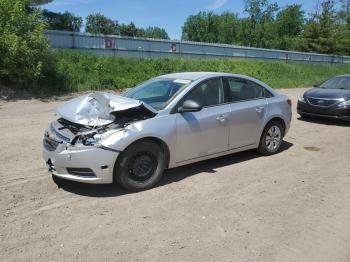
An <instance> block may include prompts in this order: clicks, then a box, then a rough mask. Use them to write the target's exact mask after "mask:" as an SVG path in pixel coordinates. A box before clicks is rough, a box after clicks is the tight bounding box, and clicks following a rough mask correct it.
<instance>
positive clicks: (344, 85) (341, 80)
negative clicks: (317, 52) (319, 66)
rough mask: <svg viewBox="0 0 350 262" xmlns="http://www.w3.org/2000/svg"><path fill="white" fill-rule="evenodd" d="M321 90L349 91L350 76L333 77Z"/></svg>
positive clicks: (322, 85)
mask: <svg viewBox="0 0 350 262" xmlns="http://www.w3.org/2000/svg"><path fill="white" fill-rule="evenodd" d="M320 88H325V89H348V90H350V76H337V77H333V78H331V79H329V80H327V81H326V82H324V83H323V84H321V85H320Z"/></svg>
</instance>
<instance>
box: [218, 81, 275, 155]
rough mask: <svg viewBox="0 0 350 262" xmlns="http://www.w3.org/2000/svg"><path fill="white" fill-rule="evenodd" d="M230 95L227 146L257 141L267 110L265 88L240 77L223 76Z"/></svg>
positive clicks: (239, 145)
mask: <svg viewBox="0 0 350 262" xmlns="http://www.w3.org/2000/svg"><path fill="white" fill-rule="evenodd" d="M224 82H225V85H227V86H228V89H229V97H230V102H231V103H230V108H231V114H230V127H229V133H230V135H229V147H230V148H239V147H244V146H248V145H252V144H254V143H256V142H257V139H259V135H260V132H261V129H262V125H263V124H264V121H265V117H266V114H267V110H268V105H267V100H266V92H267V91H266V90H265V88H264V87H262V86H260V85H258V84H257V83H255V82H253V81H250V80H246V79H241V78H225V79H224Z"/></svg>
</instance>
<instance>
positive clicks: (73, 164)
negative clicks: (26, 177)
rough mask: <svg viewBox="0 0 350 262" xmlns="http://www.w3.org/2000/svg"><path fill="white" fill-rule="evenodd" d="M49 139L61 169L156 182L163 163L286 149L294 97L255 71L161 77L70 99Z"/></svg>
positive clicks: (134, 183)
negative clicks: (251, 74) (121, 89)
mask: <svg viewBox="0 0 350 262" xmlns="http://www.w3.org/2000/svg"><path fill="white" fill-rule="evenodd" d="M57 114H58V115H59V118H58V119H57V120H56V121H54V122H52V123H51V124H50V126H49V128H48V129H47V131H46V132H45V135H44V140H43V158H44V161H45V163H46V165H47V167H48V169H49V170H50V171H51V172H52V174H53V175H54V176H57V177H60V178H63V179H68V180H73V181H80V182H86V183H112V182H113V181H117V182H118V183H119V184H120V185H121V186H123V187H124V188H126V189H128V190H132V191H138V190H144V189H147V188H151V187H153V186H154V185H155V184H156V183H157V182H158V181H159V180H160V179H161V177H162V175H163V172H164V169H166V168H173V167H177V166H181V165H186V164H189V163H193V162H198V161H202V160H206V159H209V158H214V157H218V156H222V155H226V154H232V153H235V152H240V151H243V150H248V149H254V148H255V149H258V151H259V152H261V153H262V154H264V155H272V154H275V153H277V152H278V151H279V149H280V146H281V143H282V139H283V137H284V136H285V134H286V133H287V131H288V129H289V126H290V122H291V115H292V113H291V101H290V100H289V99H288V97H286V96H285V95H282V94H279V93H277V92H276V91H274V90H273V89H272V88H270V87H269V86H268V85H266V84H264V83H262V82H260V81H259V80H256V79H254V78H251V77H248V76H244V75H235V74H225V73H210V72H194V73H191V72H189V73H176V74H169V75H163V76H159V77H156V78H154V79H151V80H148V81H146V82H144V83H142V84H140V85H139V86H136V87H135V88H133V89H131V90H129V91H128V92H126V93H125V94H124V95H123V96H116V95H113V94H110V93H102V92H93V93H90V94H87V95H84V96H80V97H78V98H75V99H72V100H70V101H68V102H65V103H63V104H62V105H60V106H59V107H58V108H57Z"/></svg>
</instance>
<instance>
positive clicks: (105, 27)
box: [85, 13, 119, 34]
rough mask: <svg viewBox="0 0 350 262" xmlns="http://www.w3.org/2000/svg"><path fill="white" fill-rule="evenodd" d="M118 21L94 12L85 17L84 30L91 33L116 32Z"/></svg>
mask: <svg viewBox="0 0 350 262" xmlns="http://www.w3.org/2000/svg"><path fill="white" fill-rule="evenodd" d="M118 29H119V28H118V22H117V21H113V20H112V19H109V18H108V17H106V16H104V15H102V14H100V13H96V14H91V15H88V16H87V17H86V29H85V30H86V32H88V33H93V34H118V33H119V31H118Z"/></svg>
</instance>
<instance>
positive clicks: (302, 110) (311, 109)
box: [297, 101, 350, 121]
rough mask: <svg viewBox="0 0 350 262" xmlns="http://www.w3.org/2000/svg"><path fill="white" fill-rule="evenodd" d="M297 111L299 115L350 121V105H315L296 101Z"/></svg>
mask: <svg viewBox="0 0 350 262" xmlns="http://www.w3.org/2000/svg"><path fill="white" fill-rule="evenodd" d="M297 112H298V114H299V115H309V116H316V117H324V118H332V119H340V120H344V121H350V107H340V106H335V107H326V108H325V107H317V106H311V105H309V104H307V103H302V102H300V101H299V102H298V106H297Z"/></svg>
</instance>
